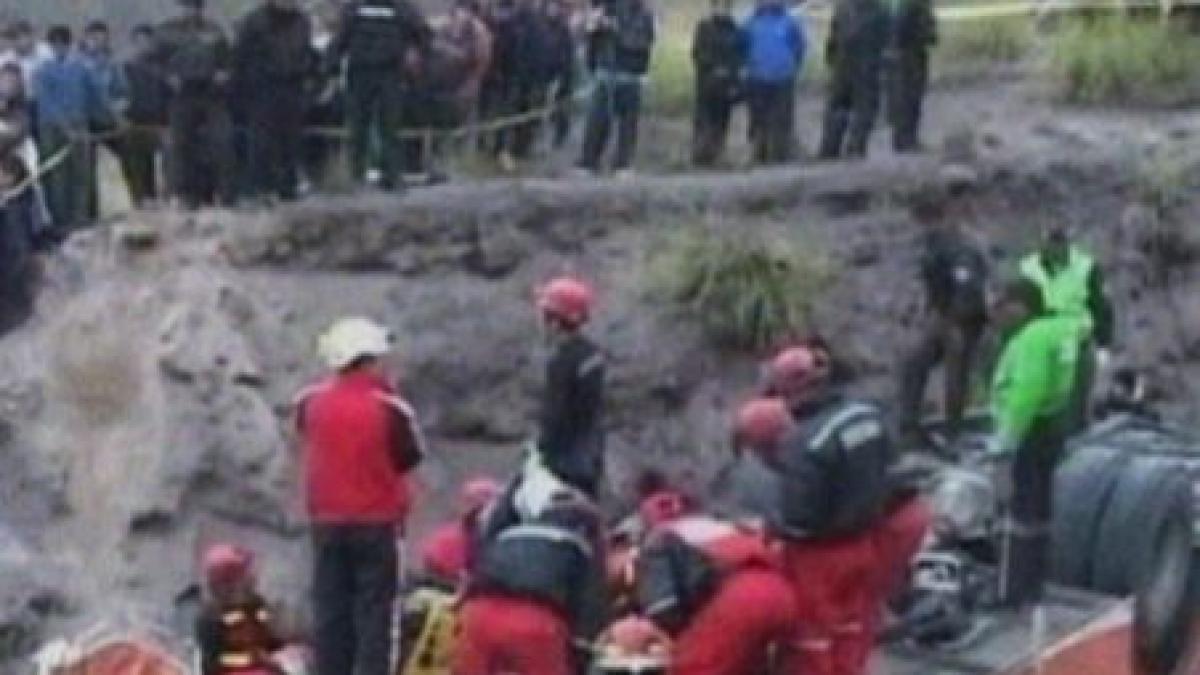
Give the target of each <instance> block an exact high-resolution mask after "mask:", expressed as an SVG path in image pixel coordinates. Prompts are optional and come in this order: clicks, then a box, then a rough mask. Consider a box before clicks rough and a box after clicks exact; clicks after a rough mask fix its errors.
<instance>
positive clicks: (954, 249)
mask: <svg viewBox="0 0 1200 675" xmlns="http://www.w3.org/2000/svg"><path fill="white" fill-rule="evenodd" d="M924 249H925V250H924V253H923V255H922V256H921V261H920V277H921V282H922V284H923V285H924V288H925V306H926V307H927V308H928V310H930V312H929V314H928V317H927V318H925V319H924V322H925V324H926V327H925V330H924V332H923V334H922V336H921V338H920V340H919V342H918V343H917V344H916V345H915V346H914V348H913V349H912V350H911V351H910V352H909V353H908V355H907V356H906V357H905V359H904V362H903V364H902V365H901V368H900V382H899V387H898V392H899V396H898V404H899V405H898V408H899V410H898V413H899V414H898V418H899V426H900V431H901V433H902V434H903V436H904V437H905V438H906V440H908V441H912V442H920V441H921V440H922V439H921V433H920V428H919V422H920V419H919V418H920V413H921V407H922V402H923V401H924V397H925V384H926V382H927V381H928V379H929V371H930V370H932V369H933V367H934V366H936V365H937V364H938V362H939V361H940V362H942V363H943V365H944V367H945V388H944V392H945V394H944V398H943V405H944V410H945V417H946V427H945V435H946V441H947V443H953V439H954V438H955V437H956V436H957V435H958V432H959V430H960V427H961V425H962V420H963V413H964V412H965V410H966V406H967V394H968V391H969V386H970V382H971V364H972V361H973V358H974V355H975V349H976V347H977V346H978V345H979V340H980V338H981V337H982V336H983V330H984V328H985V326H986V324H987V297H986V295H987V278H988V265H987V258H986V256H985V254H984V252H983V251H982V250H980V247H979V246H978V245H977V244H976V243H975V242H972V241H971V240H970V239H969V238H968V237H967V235H966V234H965V233H964V232H963V231H962V230H961V229H960V228H958V227H956V226H954V225H951V224H950V223H937V224H934V225H931V226H930V227H929V229H928V230H927V231H926V232H925V237H924Z"/></svg>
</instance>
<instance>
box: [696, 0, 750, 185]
mask: <svg viewBox="0 0 1200 675" xmlns="http://www.w3.org/2000/svg"><path fill="white" fill-rule="evenodd" d="M730 10H731V3H730V2H729V0H713V2H712V13H711V14H710V15H709V16H708V17H707V18H706V19H704V20H703V21H701V22H700V23H699V24H698V25H697V26H696V35H695V38H694V39H693V40H692V65H693V66H694V67H695V69H696V110H695V116H694V117H693V122H692V124H693V126H692V161H693V162H695V163H696V164H697V165H700V166H711V165H713V164H716V163H717V162H718V161H720V159H721V155H722V154H724V152H725V137H726V136H727V135H728V133H729V118H730V116H731V114H732V112H733V106H734V104H736V103H737V100H738V98H739V97H740V95H741V90H742V67H743V65H744V64H745V62H746V39H745V36H744V35H743V34H742V32H741V29H740V28H738V25H737V23H735V22H734V20H733V17H732V16H731V15H730Z"/></svg>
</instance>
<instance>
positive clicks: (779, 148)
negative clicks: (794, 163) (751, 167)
mask: <svg viewBox="0 0 1200 675" xmlns="http://www.w3.org/2000/svg"><path fill="white" fill-rule="evenodd" d="M745 30H746V42H747V47H746V49H747V56H746V77H747V84H746V88H747V97H748V98H749V101H750V136H751V140H752V141H753V143H754V160H755V161H756V162H758V163H760V164H778V163H781V162H786V161H787V160H788V159H789V158H790V157H791V155H792V150H793V145H794V143H795V129H794V127H795V116H796V115H795V108H796V77H797V75H798V74H799V73H800V68H801V66H803V64H804V53H805V49H806V40H805V37H804V30H803V29H802V28H801V27H800V24H799V23H797V22H796V20H795V19H793V18H792V15H791V14H790V13H788V8H787V5H786V4H785V3H784V2H783V0H760V2H759V5H758V8H757V9H755V11H754V15H753V16H752V17H750V20H749V21H748V22H747V23H746V29H745Z"/></svg>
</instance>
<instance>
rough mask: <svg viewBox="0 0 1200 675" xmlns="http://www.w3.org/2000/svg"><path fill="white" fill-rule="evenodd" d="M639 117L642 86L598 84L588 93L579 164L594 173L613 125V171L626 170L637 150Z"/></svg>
mask: <svg viewBox="0 0 1200 675" xmlns="http://www.w3.org/2000/svg"><path fill="white" fill-rule="evenodd" d="M641 114H642V84H641V83H640V82H636V81H622V82H612V81H598V82H596V88H595V89H594V90H593V92H592V103H591V109H590V110H589V111H588V120H587V129H586V130H585V131H584V135H583V158H582V159H581V160H580V162H579V163H580V165H581V166H582V167H583V168H585V169H590V170H592V171H598V170H599V169H600V164H601V162H602V160H603V156H604V151H605V149H606V148H607V147H608V139H609V136H610V135H611V132H612V127H613V124H614V123H615V124H616V126H617V152H616V156H615V157H614V158H613V168H614V169H617V170H621V169H628V168H629V166H630V164H632V163H633V155H634V152H635V151H636V150H637V139H638V122H639V118H640V117H641Z"/></svg>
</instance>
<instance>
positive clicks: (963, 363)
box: [897, 316, 983, 435]
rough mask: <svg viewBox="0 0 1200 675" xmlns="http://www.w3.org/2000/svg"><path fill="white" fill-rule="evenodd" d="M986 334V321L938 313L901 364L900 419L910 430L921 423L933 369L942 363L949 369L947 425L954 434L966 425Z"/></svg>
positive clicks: (945, 401) (947, 374)
mask: <svg viewBox="0 0 1200 675" xmlns="http://www.w3.org/2000/svg"><path fill="white" fill-rule="evenodd" d="M982 335H983V321H977V322H975V321H969V322H965V323H964V322H957V321H954V320H952V319H950V318H948V317H944V316H936V317H934V318H933V320H932V321H931V322H930V325H929V327H928V329H927V330H926V331H925V333H924V335H922V336H921V339H920V341H919V342H917V344H916V345H915V346H914V347H913V349H912V351H910V352H909V354H908V356H907V357H906V358H905V359H904V363H903V364H902V365H901V367H900V382H899V387H898V392H899V395H898V397H897V398H898V406H897V409H898V410H897V412H898V413H899V422H900V426H901V428H902V429H904V430H906V431H913V430H916V428H917V426H918V425H919V423H920V415H921V404H922V402H923V401H924V399H925V386H926V384H927V383H928V381H929V374H930V371H932V370H933V369H934V367H936V366H937V365H938V364H939V363H941V364H943V365H944V369H945V380H944V383H945V391H944V399H943V400H944V404H945V415H946V428H947V431H948V433H949V434H950V435H954V434H955V433H956V432H957V431H958V430H959V427H960V426H961V424H962V419H963V413H964V411H965V409H966V405H967V391H968V387H969V385H970V382H971V363H972V361H973V360H974V356H975V349H976V348H977V347H978V346H979V339H980V337H981V336H982Z"/></svg>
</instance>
